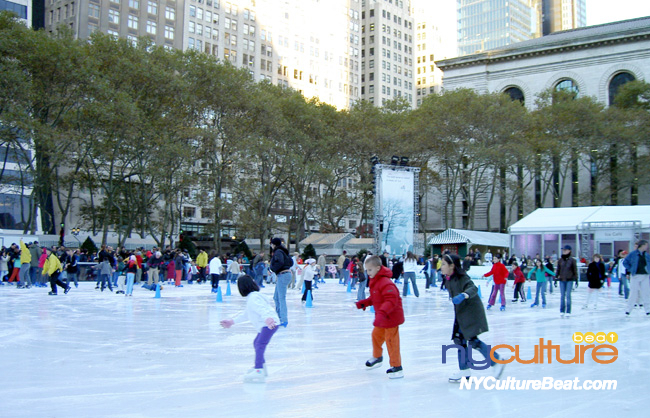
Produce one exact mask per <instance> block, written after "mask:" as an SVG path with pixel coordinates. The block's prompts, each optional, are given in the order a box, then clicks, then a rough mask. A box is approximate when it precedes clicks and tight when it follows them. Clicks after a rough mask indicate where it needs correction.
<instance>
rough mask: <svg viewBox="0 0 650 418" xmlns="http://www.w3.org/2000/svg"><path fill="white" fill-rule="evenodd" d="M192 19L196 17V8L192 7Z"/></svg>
mask: <svg viewBox="0 0 650 418" xmlns="http://www.w3.org/2000/svg"><path fill="white" fill-rule="evenodd" d="M190 17H196V6H192V5H190Z"/></svg>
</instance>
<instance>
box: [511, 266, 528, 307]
mask: <svg viewBox="0 0 650 418" xmlns="http://www.w3.org/2000/svg"><path fill="white" fill-rule="evenodd" d="M512 267H513V268H514V270H512V274H513V275H514V276H515V294H514V296H513V297H514V299H513V300H512V301H513V302H519V296H521V301H522V302H526V294H525V293H524V283H526V277H525V276H524V272H522V271H521V269H520V268H519V264H517V263H516V262H515V263H512Z"/></svg>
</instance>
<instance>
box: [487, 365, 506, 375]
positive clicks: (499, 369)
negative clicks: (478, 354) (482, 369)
mask: <svg viewBox="0 0 650 418" xmlns="http://www.w3.org/2000/svg"><path fill="white" fill-rule="evenodd" d="M505 368H506V365H505V364H500V363H496V364H495V365H494V366H492V367H491V369H492V374H493V375H494V377H495V378H496V379H501V375H502V374H503V369H505Z"/></svg>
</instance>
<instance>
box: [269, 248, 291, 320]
mask: <svg viewBox="0 0 650 418" xmlns="http://www.w3.org/2000/svg"><path fill="white" fill-rule="evenodd" d="M271 247H272V250H273V251H272V252H273V255H272V256H271V270H272V271H273V272H274V273H275V274H276V275H277V284H276V285H275V293H274V294H273V301H274V302H275V310H276V312H277V313H278V317H279V318H280V325H282V326H284V327H286V326H287V325H288V324H289V317H288V315H287V288H288V287H289V283H290V282H291V277H292V276H291V268H292V267H293V260H292V259H291V257H289V250H287V249H286V248H285V247H284V245H282V239H281V238H273V239H272V240H271Z"/></svg>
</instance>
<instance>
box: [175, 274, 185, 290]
mask: <svg viewBox="0 0 650 418" xmlns="http://www.w3.org/2000/svg"><path fill="white" fill-rule="evenodd" d="M182 278H183V270H176V283H175V284H176V286H180V285H181V279H182Z"/></svg>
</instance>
